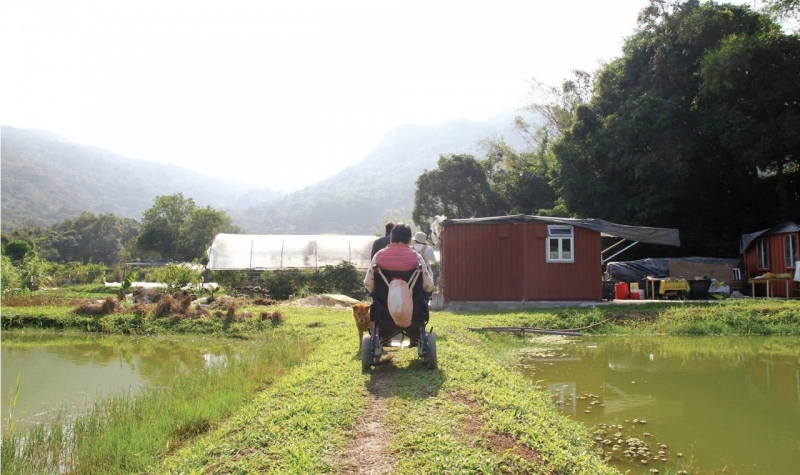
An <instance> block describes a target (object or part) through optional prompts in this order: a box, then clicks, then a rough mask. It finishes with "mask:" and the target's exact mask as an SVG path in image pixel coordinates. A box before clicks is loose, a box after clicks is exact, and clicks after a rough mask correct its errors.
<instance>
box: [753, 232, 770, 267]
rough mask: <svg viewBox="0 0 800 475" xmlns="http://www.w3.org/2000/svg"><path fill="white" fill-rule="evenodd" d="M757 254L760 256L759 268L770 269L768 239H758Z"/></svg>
mask: <svg viewBox="0 0 800 475" xmlns="http://www.w3.org/2000/svg"><path fill="white" fill-rule="evenodd" d="M756 256H757V257H758V268H759V269H769V242H768V241H767V240H766V239H759V240H758V241H756Z"/></svg>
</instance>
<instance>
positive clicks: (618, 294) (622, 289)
mask: <svg viewBox="0 0 800 475" xmlns="http://www.w3.org/2000/svg"><path fill="white" fill-rule="evenodd" d="M629 295H630V290H628V283H627V282H619V283H618V284H617V285H615V286H614V298H616V299H617V300H627V299H628V296H629ZM637 296H638V295H637Z"/></svg>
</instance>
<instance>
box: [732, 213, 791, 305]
mask: <svg viewBox="0 0 800 475" xmlns="http://www.w3.org/2000/svg"><path fill="white" fill-rule="evenodd" d="M798 241H800V226H798V225H797V224H795V223H793V222H791V221H784V222H783V223H781V224H779V225H777V226H773V227H771V228H769V229H765V230H763V231H758V232H754V233H749V234H744V235H742V240H741V242H740V244H739V250H740V251H741V253H742V256H743V261H744V274H745V275H744V276H743V277H747V278H750V279H752V278H753V277H758V276H763V275H764V274H766V273H772V274H789V275H790V276H792V277H794V275H795V274H796V273H797V262H798V261H800V249H798ZM797 285H798V284H797V283H796V282H790V283H789V294H790V295H786V286H785V285H774V286H772V291H771V295H772V296H773V297H792V295H791V294H792V292H793V289H794V292H795V293H800V292H798V289H797ZM756 293H757V294H758V295H759V296H763V293H764V288H758V289H756ZM754 297H755V296H754Z"/></svg>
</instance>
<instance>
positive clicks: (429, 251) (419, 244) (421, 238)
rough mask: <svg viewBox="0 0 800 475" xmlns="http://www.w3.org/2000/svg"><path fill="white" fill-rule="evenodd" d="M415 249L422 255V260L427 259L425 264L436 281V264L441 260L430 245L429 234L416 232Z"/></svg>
mask: <svg viewBox="0 0 800 475" xmlns="http://www.w3.org/2000/svg"><path fill="white" fill-rule="evenodd" d="M413 247H414V250H415V251H417V252H418V253H419V255H420V256H422V260H424V261H425V265H426V266H428V271H429V272H430V274H431V277H433V281H434V282H436V275H435V274H434V270H433V269H434V267H433V266H434V264H436V263H437V262H439V261H438V260H437V259H436V254H435V253H434V252H433V248H432V247H430V246H428V236H426V235H425V233H423V232H422V231H420V232H418V233H416V234H415V235H414V246H413Z"/></svg>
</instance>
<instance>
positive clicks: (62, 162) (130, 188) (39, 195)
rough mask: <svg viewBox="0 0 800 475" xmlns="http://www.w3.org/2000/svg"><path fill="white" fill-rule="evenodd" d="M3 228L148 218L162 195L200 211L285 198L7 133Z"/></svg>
mask: <svg viewBox="0 0 800 475" xmlns="http://www.w3.org/2000/svg"><path fill="white" fill-rule="evenodd" d="M0 140H1V141H2V142H1V146H0V158H1V159H2V167H1V168H0V171H2V178H1V180H2V182H1V183H0V190H1V191H2V227H3V229H4V230H9V229H13V228H16V227H20V226H48V225H50V224H53V223H55V222H58V221H62V220H64V219H67V218H70V217H74V216H77V215H80V214H81V213H82V212H84V211H89V212H92V213H95V214H100V213H113V214H115V215H117V216H120V217H128V218H134V219H137V220H140V219H141V214H142V211H144V210H146V209H148V208H149V207H150V206H152V204H153V199H154V198H155V197H156V196H159V195H166V194H174V193H179V192H181V193H183V194H184V196H186V197H189V198H193V199H194V200H195V202H196V203H197V204H198V205H199V206H207V205H208V206H212V207H214V208H217V209H224V208H236V207H238V208H244V207H247V206H249V205H251V204H253V203H255V202H264V201H266V200H268V199H274V198H277V197H278V196H280V195H281V194H280V193H277V192H271V191H269V190H266V189H264V190H241V189H240V188H238V187H236V188H235V187H233V186H232V185H229V184H226V183H224V182H222V181H221V180H215V179H214V178H209V177H207V176H205V175H201V174H199V173H196V172H192V171H189V170H186V169H183V168H180V167H176V166H173V165H166V164H159V163H153V162H147V161H144V160H137V159H133V158H128V157H124V156H122V155H118V154H115V153H112V152H109V151H107V150H103V149H100V148H97V147H91V146H86V145H77V144H74V143H72V142H70V141H69V140H67V139H65V138H63V137H60V136H59V135H57V134H54V133H52V132H48V131H43V130H33V129H19V128H15V127H8V126H3V127H2V128H0Z"/></svg>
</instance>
